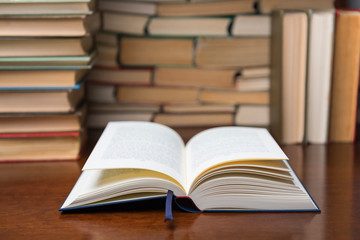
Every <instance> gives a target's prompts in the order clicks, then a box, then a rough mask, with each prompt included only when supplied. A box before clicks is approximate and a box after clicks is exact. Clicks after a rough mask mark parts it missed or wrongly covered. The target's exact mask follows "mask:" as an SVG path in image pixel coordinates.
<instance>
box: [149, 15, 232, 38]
mask: <svg viewBox="0 0 360 240" xmlns="http://www.w3.org/2000/svg"><path fill="white" fill-rule="evenodd" d="M230 23H231V19H230V18H219V17H202V18H198V17H186V18H184V17H154V18H151V20H150V23H149V26H148V28H147V30H148V33H149V34H150V35H158V36H177V37H187V36H227V35H228V28H229V25H230Z"/></svg>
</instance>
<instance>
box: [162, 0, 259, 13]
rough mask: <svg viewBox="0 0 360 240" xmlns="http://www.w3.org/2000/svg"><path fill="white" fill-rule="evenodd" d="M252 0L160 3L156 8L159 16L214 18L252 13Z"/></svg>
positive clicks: (253, 2) (253, 10)
mask: <svg viewBox="0 0 360 240" xmlns="http://www.w3.org/2000/svg"><path fill="white" fill-rule="evenodd" d="M254 4H255V1H254V0H233V1H213V2H199V3H192V2H190V3H171V4H168V3H162V4H158V6H157V15H159V16H216V15H235V14H238V13H254V12H255V8H254Z"/></svg>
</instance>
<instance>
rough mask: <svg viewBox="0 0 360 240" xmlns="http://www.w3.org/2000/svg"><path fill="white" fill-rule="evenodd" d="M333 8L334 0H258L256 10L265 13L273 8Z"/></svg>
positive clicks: (273, 9)
mask: <svg viewBox="0 0 360 240" xmlns="http://www.w3.org/2000/svg"><path fill="white" fill-rule="evenodd" d="M333 8H334V0H316V1H314V0H301V1H298V0H260V1H259V2H258V10H259V11H260V12H261V13H266V14H268V13H271V12H272V11H275V10H307V9H315V10H320V9H333Z"/></svg>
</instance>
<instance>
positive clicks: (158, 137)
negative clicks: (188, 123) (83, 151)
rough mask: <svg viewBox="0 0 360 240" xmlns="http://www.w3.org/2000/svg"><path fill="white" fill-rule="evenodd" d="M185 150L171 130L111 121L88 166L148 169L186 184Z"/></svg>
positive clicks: (179, 139) (90, 167)
mask: <svg viewBox="0 0 360 240" xmlns="http://www.w3.org/2000/svg"><path fill="white" fill-rule="evenodd" d="M184 151H185V148H184V142H183V141H182V139H181V137H180V136H179V135H178V134H177V133H176V132H175V131H174V130H172V129H170V128H168V127H166V126H163V125H160V124H156V123H149V122H110V123H109V124H108V125H107V127H106V129H105V130H104V132H103V134H102V135H101V138H100V139H99V141H98V143H97V144H96V146H95V148H94V150H93V151H92V153H91V155H90V156H89V158H88V160H87V162H86V163H85V165H84V167H83V170H91V169H115V168H130V169H147V170H153V171H157V172H160V173H163V174H166V175H168V176H170V177H172V178H174V179H175V180H176V181H178V182H179V183H180V184H181V185H183V186H184V184H185V175H186V173H185V161H184V157H185V153H184Z"/></svg>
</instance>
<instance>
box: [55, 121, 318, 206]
mask: <svg viewBox="0 0 360 240" xmlns="http://www.w3.org/2000/svg"><path fill="white" fill-rule="evenodd" d="M169 190H171V191H172V192H173V193H174V195H175V196H176V202H177V203H178V204H180V201H181V199H191V201H192V202H193V203H194V205H195V206H196V208H197V209H199V210H200V211H219V210H220V211H229V210H230V211H319V208H318V207H317V205H316V203H315V202H314V201H313V200H312V198H311V197H310V195H309V194H308V193H307V191H306V190H305V188H304V187H303V185H302V184H301V183H300V181H299V179H298V178H297V177H296V175H295V173H294V171H293V170H292V168H291V167H290V165H289V163H288V161H287V157H286V155H285V154H284V153H283V152H282V150H281V149H280V147H279V146H278V145H277V143H276V142H275V140H274V139H273V138H272V137H271V135H270V134H269V133H268V132H267V130H265V129H262V128H246V127H217V128H212V129H209V130H205V131H203V132H200V133H199V134H197V135H195V136H194V137H193V138H191V139H190V141H189V142H188V143H187V144H186V145H185V144H184V142H183V140H182V139H181V137H180V136H179V135H178V134H177V133H176V132H175V131H174V130H172V129H171V128H168V127H166V126H164V125H160V124H156V123H148V122H110V123H109V124H108V125H107V127H106V129H105V130H104V132H103V134H102V136H101V137H100V140H99V141H98V143H97V144H96V146H95V148H94V150H93V152H92V153H91V155H90V156H89V158H88V160H87V162H86V163H85V165H84V167H83V171H82V174H81V176H80V177H79V179H78V181H77V183H76V184H75V186H74V187H73V189H72V191H71V192H70V194H69V196H68V197H67V199H66V200H65V202H64V203H63V205H62V206H61V208H60V210H71V209H78V208H87V207H94V206H101V205H108V204H117V203H123V202H128V201H136V200H144V199H149V198H150V199H151V198H161V197H164V196H165V195H166V194H167V192H168V191H169ZM180 206H182V205H181V204H180Z"/></svg>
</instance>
